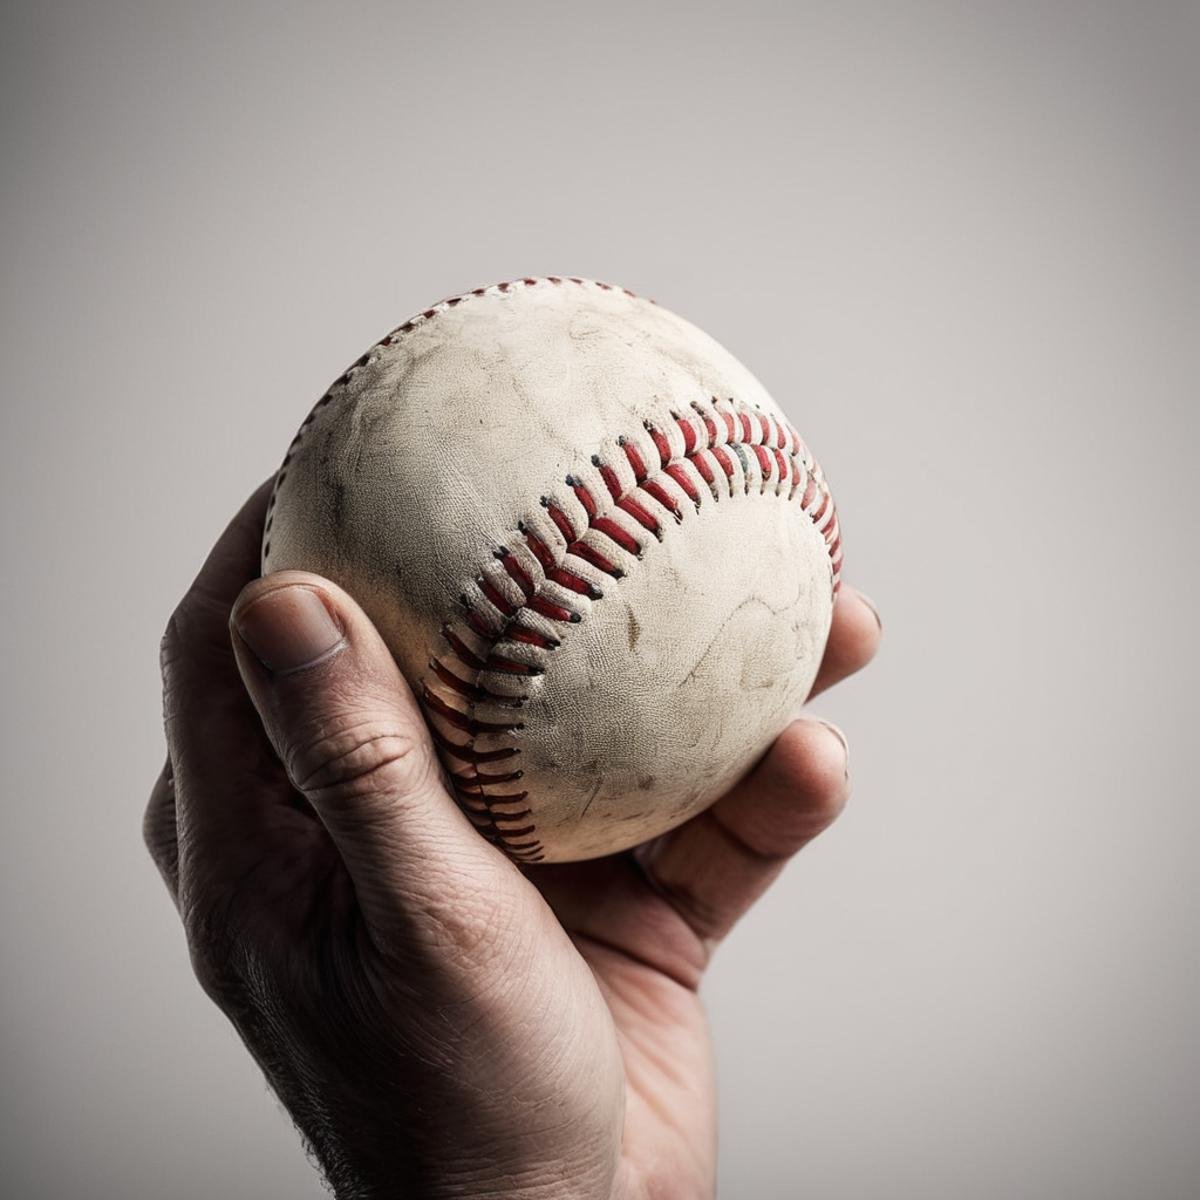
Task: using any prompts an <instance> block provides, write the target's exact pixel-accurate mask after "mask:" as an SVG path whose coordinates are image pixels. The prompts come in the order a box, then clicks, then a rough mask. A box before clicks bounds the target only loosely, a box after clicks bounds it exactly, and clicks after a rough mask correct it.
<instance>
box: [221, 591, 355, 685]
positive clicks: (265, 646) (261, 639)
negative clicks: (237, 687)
mask: <svg viewBox="0 0 1200 1200" xmlns="http://www.w3.org/2000/svg"><path fill="white" fill-rule="evenodd" d="M233 622H234V625H235V626H236V628H237V631H238V634H239V635H240V636H241V639H242V641H244V642H245V643H246V645H247V646H249V647H250V649H251V650H253V651H254V654H255V657H257V659H258V660H259V662H261V663H262V664H263V666H264V667H266V668H267V669H268V670H270V671H275V672H277V673H285V672H288V671H300V670H303V669H304V668H305V667H311V666H312V665H313V664H314V663H316V662H318V661H320V660H321V659H323V658H325V657H327V656H328V655H329V654H331V653H332V652H333V651H334V650H336V649H337V648H338V647H339V646H341V645H344V644H345V640H346V638H345V634H343V632H342V630H341V629H340V628H339V626H338V624H337V622H335V621H334V619H333V615H332V614H331V613H330V611H329V609H328V608H327V607H326V606H325V603H324V602H323V601H322V599H321V597H320V596H319V595H317V593H316V592H315V591H313V589H312V588H307V587H279V588H274V589H272V590H271V591H269V592H266V593H265V594H264V595H262V596H259V598H258V599H257V600H252V601H251V602H250V603H249V604H247V605H246V607H245V608H243V609H241V610H240V611H238V612H236V613H234V618H233Z"/></svg>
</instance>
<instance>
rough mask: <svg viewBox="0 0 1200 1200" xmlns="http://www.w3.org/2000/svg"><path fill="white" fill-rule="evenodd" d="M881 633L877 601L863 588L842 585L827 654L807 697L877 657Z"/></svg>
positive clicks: (826, 645)
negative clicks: (867, 594)
mask: <svg viewBox="0 0 1200 1200" xmlns="http://www.w3.org/2000/svg"><path fill="white" fill-rule="evenodd" d="M882 636H883V622H882V621H881V620H880V619H879V612H878V610H877V609H876V608H875V605H874V604H872V603H871V601H870V600H868V599H867V598H866V596H864V595H863V594H862V592H856V591H855V590H854V589H853V588H848V587H843V588H842V589H841V591H839V592H838V597H837V600H836V602H835V603H834V606H833V623H832V625H830V627H829V639H828V640H827V641H826V643H825V656H824V658H823V659H822V660H821V666H820V669H819V670H818V671H817V678H816V680H815V681H814V682H813V686H812V691H811V692H809V694H808V698H809V699H810V700H811V699H812V698H813V697H814V696H819V695H820V694H821V693H822V692H823V691H825V690H826V689H828V688H831V687H833V685H834V684H835V683H840V682H841V681H842V680H843V679H845V678H846V677H847V676H849V675H853V674H854V673H855V671H861V670H862V669H863V667H865V666H866V665H867V663H869V662H870V661H871V659H873V658H874V657H875V652H876V651H877V650H878V649H879V641H880V638H881V637H882Z"/></svg>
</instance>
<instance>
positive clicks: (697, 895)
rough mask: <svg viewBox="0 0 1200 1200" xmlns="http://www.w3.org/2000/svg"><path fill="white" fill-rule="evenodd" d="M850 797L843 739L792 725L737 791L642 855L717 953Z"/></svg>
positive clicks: (802, 723) (809, 722)
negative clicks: (737, 924) (722, 941)
mask: <svg viewBox="0 0 1200 1200" xmlns="http://www.w3.org/2000/svg"><path fill="white" fill-rule="evenodd" d="M849 791H850V783H849V771H848V767H847V754H846V740H845V738H844V736H843V735H842V734H841V732H840V731H839V730H837V729H835V728H834V727H833V726H832V725H827V724H825V723H824V722H822V721H817V720H813V719H804V720H799V721H794V722H793V723H792V724H791V725H789V726H788V728H787V729H785V730H784V732H783V733H782V734H781V735H780V736H779V737H778V738H777V739H776V741H775V744H774V745H773V746H772V747H771V749H770V751H769V752H768V753H767V755H766V757H765V758H764V759H763V760H762V762H761V763H759V765H758V766H757V767H756V768H755V769H754V771H753V772H751V774H750V775H749V776H748V777H747V778H746V779H745V780H744V781H743V782H742V783H740V784H739V785H738V786H737V787H736V788H734V789H733V791H731V792H730V793H729V794H728V795H726V796H724V797H723V798H722V799H720V800H718V801H717V803H716V804H714V805H713V806H712V807H711V808H709V809H707V810H706V811H705V812H703V813H701V814H700V815H699V816H696V817H693V818H692V819H691V820H690V821H688V822H686V823H685V824H683V825H681V826H680V827H679V828H678V829H675V830H672V831H671V832H670V833H668V834H666V835H664V836H663V837H661V838H658V839H656V840H655V841H653V842H649V843H647V844H646V845H645V846H643V847H640V848H639V849H638V850H636V851H635V852H634V853H635V856H636V857H637V859H638V861H639V862H640V864H641V866H642V868H643V870H644V871H645V872H646V874H647V876H648V878H649V879H650V881H651V882H652V883H653V885H654V886H655V887H656V888H657V889H658V890H659V891H660V892H661V893H662V894H663V895H665V896H666V897H667V898H668V899H669V900H670V901H671V903H672V905H673V906H674V907H675V908H676V910H677V911H678V912H679V913H680V914H681V915H682V916H683V918H684V919H685V920H686V921H687V923H688V924H689V925H690V926H691V928H692V929H693V930H694V931H695V933H696V934H697V935H698V936H699V937H700V938H701V939H702V940H703V941H704V942H705V943H706V944H707V945H709V946H710V947H711V946H712V945H713V944H715V943H716V942H717V941H719V940H720V939H721V938H722V937H724V936H725V934H726V933H728V932H729V930H730V929H731V928H732V927H733V925H734V923H735V922H736V921H737V920H738V918H739V917H741V916H742V914H743V913H744V912H746V910H747V909H748V908H749V907H750V906H751V905H752V904H753V903H754V901H755V900H757V899H758V897H759V896H761V895H762V893H763V892H764V891H766V889H767V888H768V887H769V886H770V884H771V882H772V881H773V880H774V879H775V877H776V876H777V875H778V874H779V873H780V871H782V870H783V868H784V866H785V865H786V864H787V862H788V860H789V859H790V858H791V857H792V856H793V855H794V854H795V853H796V852H797V851H798V850H800V849H801V847H803V846H805V845H807V844H808V843H809V842H810V841H812V839H813V838H814V837H816V836H817V834H819V833H821V832H822V830H824V829H827V828H828V827H829V825H830V824H832V822H833V821H834V820H835V819H836V817H837V816H838V814H839V813H840V812H841V811H842V808H843V807H844V805H845V803H846V799H847V797H848V796H849Z"/></svg>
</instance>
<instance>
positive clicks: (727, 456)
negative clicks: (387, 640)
mask: <svg viewBox="0 0 1200 1200" xmlns="http://www.w3.org/2000/svg"><path fill="white" fill-rule="evenodd" d="M732 406H733V402H732V401H730V402H725V403H722V402H720V401H717V400H714V401H712V402H711V405H710V406H709V410H708V411H705V412H701V413H700V414H698V417H697V418H696V419H693V418H690V417H688V418H684V417H677V418H676V424H677V426H678V429H679V436H680V439H681V442H682V445H683V453H682V454H679V453H676V452H674V451H673V450H672V449H671V446H670V442H669V440H668V438H667V436H666V434H665V433H664V432H663V431H662V430H659V429H657V428H656V427H654V426H652V425H649V424H647V425H646V427H645V428H646V432H647V433H648V434H649V435H650V438H651V440H652V442H653V443H654V445H655V447H656V449H657V450H658V455H659V458H660V462H661V465H660V466H659V467H658V468H657V470H656V471H655V473H654V474H651V473H650V472H649V471H648V470H647V468H646V463H645V458H644V456H643V455H642V453H641V451H640V450H639V448H638V447H637V446H636V445H635V444H634V443H633V441H631V440H630V439H629V438H620V439H618V441H617V445H618V447H619V448H620V451H621V452H622V453H623V454H624V457H625V460H626V462H627V463H628V465H629V469H630V471H631V472H632V475H633V483H632V485H631V486H626V485H625V484H623V483H622V481H621V477H620V474H619V473H618V471H617V470H616V468H615V467H614V466H613V465H612V464H609V463H606V462H604V461H603V460H602V459H601V457H600V456H598V455H597V456H595V457H594V458H593V459H592V465H593V466H594V467H595V468H596V471H597V473H598V475H599V477H600V480H601V481H602V483H603V485H604V490H605V491H607V493H608V495H609V497H610V499H611V506H610V507H609V508H608V510H607V511H605V510H604V508H602V507H601V505H600V504H599V502H598V500H597V496H596V493H595V490H594V489H593V488H591V487H589V485H588V484H587V483H586V482H585V481H584V480H582V479H581V478H580V477H579V476H577V475H568V476H567V477H566V480H565V482H566V485H567V487H568V488H570V490H571V494H572V495H574V496H575V498H576V499H577V500H578V502H579V506H580V509H581V510H582V512H583V513H584V515H585V519H586V529H584V530H581V529H580V528H579V525H580V522H579V521H578V520H577V519H574V518H572V517H571V516H570V515H569V514H568V513H567V512H566V511H565V510H564V508H563V506H562V505H560V504H558V503H557V502H556V501H555V500H554V499H553V498H551V497H544V498H543V500H542V507H543V509H544V510H545V512H546V514H547V515H548V516H549V518H550V520H551V522H552V523H553V525H554V527H555V529H557V530H558V532H559V533H560V534H561V535H562V538H563V542H562V544H561V545H560V546H558V548H557V549H555V548H552V546H551V545H550V544H549V543H548V542H547V541H546V540H545V539H544V538H542V537H539V536H538V535H537V534H536V533H534V532H533V530H532V529H531V528H530V525H529V523H527V522H524V521H522V522H520V523H519V524H518V526H517V532H516V535H515V538H514V543H515V544H514V547H506V548H505V549H503V550H497V551H496V554H495V560H496V561H497V562H498V563H499V564H500V566H501V567H502V568H503V569H504V570H506V571H507V572H508V574H509V575H510V576H511V575H513V568H512V567H511V566H509V564H510V563H513V564H517V554H518V550H517V549H516V547H517V546H524V547H525V548H527V549H528V550H529V552H530V553H531V554H532V555H533V558H534V560H535V561H536V562H537V564H538V566H540V568H541V570H542V579H541V582H540V583H538V582H536V581H535V580H534V578H533V576H532V575H531V574H530V573H529V570H526V568H525V567H524V566H520V565H519V564H518V570H519V573H520V577H519V579H518V582H519V583H521V589H522V593H523V594H524V597H525V601H524V603H523V604H515V605H514V604H512V603H511V602H509V607H510V608H511V609H512V610H513V611H512V612H511V613H510V614H508V615H506V616H505V617H504V620H503V622H502V624H501V626H500V628H499V629H497V630H494V631H493V632H492V633H491V634H490V635H489V636H490V640H491V649H490V650H489V652H488V655H487V658H486V660H485V661H484V662H483V664H482V666H480V665H477V664H479V663H480V657H479V654H477V653H475V652H474V651H472V652H471V659H470V661H468V660H467V659H464V658H463V657H462V654H461V648H462V647H463V646H464V645H465V642H464V639H463V638H462V637H458V638H456V639H455V640H451V638H450V637H449V636H447V638H446V642H445V647H444V648H443V650H442V652H441V655H440V657H438V658H435V659H434V661H433V664H431V669H432V671H433V675H434V677H435V680H434V681H433V687H431V686H430V685H429V684H428V683H427V685H426V687H425V688H424V689H423V694H424V695H425V696H426V704H427V708H428V709H429V710H430V712H431V716H440V717H441V718H442V719H443V720H444V721H446V722H448V723H449V724H450V725H451V726H453V727H454V728H455V729H457V730H460V731H462V732H463V733H466V734H467V741H465V742H463V741H460V740H458V739H457V738H455V739H450V738H448V737H446V736H445V735H443V738H442V739H441V740H440V742H439V744H441V745H442V746H443V748H444V749H446V751H447V753H448V754H449V755H450V756H451V758H453V759H456V760H457V761H458V762H460V763H462V764H463V767H462V768H460V769H458V770H457V771H453V772H451V776H452V778H453V779H454V780H455V782H456V785H457V786H458V787H459V788H460V792H461V795H460V798H461V799H462V800H463V801H464V803H467V804H469V805H470V806H471V809H472V814H473V817H472V819H473V820H474V821H475V823H476V824H477V825H479V826H480V827H481V829H483V832H484V833H486V834H487V835H488V836H489V837H490V838H491V840H492V841H493V842H495V843H496V844H497V845H499V846H501V847H503V848H504V849H505V850H506V851H507V852H508V854H509V855H510V856H511V857H513V858H515V859H517V860H518V861H521V862H538V861H541V859H542V858H543V857H544V848H543V846H542V844H541V842H540V841H539V840H538V839H537V837H536V836H534V835H535V834H536V824H535V823H534V822H532V821H529V822H527V823H526V824H525V825H523V826H522V828H521V829H520V831H519V832H518V831H516V830H510V829H509V828H508V825H507V823H506V822H505V821H504V820H503V819H502V814H503V812H504V806H505V805H509V804H512V803H513V802H515V801H516V800H517V798H518V795H519V796H520V798H522V799H524V798H525V797H526V796H527V795H528V793H527V792H526V791H521V792H519V793H517V792H511V791H506V790H505V789H506V788H507V787H508V786H509V785H510V784H512V783H515V782H516V780H517V779H518V778H520V776H519V775H513V774H511V773H505V774H496V773H494V772H493V773H490V774H487V775H484V774H481V773H480V772H479V771H471V770H469V767H470V764H472V763H476V762H483V761H493V760H498V758H499V756H498V755H497V754H496V752H495V751H486V752H483V753H485V754H491V755H492V756H493V758H488V759H483V758H481V757H480V753H481V752H480V751H479V750H478V749H477V746H476V737H477V736H482V735H484V734H488V733H494V732H495V733H499V734H501V735H503V736H507V737H510V738H512V739H513V742H515V741H516V735H517V734H518V733H519V732H520V729H519V727H516V726H514V727H512V728H508V729H499V730H496V729H492V728H486V729H485V728H482V723H479V719H478V717H477V716H476V705H477V704H480V703H489V702H493V701H494V700H495V699H496V698H497V697H496V693H495V692H492V691H489V690H488V689H487V688H486V687H482V686H481V685H480V684H479V676H480V675H481V674H482V673H484V672H486V671H493V672H496V671H499V672H502V673H504V674H505V675H507V676H510V677H513V678H515V679H518V680H520V679H524V678H527V677H528V676H530V675H532V674H536V673H538V669H537V668H535V667H533V666H532V664H530V663H528V662H525V661H518V660H515V659H512V658H510V657H508V656H507V655H502V654H499V653H497V650H496V648H497V647H499V646H500V645H501V644H503V643H512V642H521V643H524V644H527V645H532V646H533V647H535V649H536V650H538V651H542V652H544V657H546V658H547V659H548V656H549V653H550V651H551V650H552V649H553V648H554V647H556V646H557V645H558V642H557V639H550V638H548V637H547V636H546V635H545V634H541V633H539V631H537V630H533V629H531V628H530V627H529V626H528V624H527V623H526V622H524V621H523V619H522V613H523V611H528V612H532V613H536V614H538V615H540V616H542V617H545V618H547V619H548V620H550V621H554V622H568V621H571V622H577V621H579V620H581V619H582V614H580V613H579V612H577V611H575V610H574V609H572V608H570V607H568V606H569V605H570V604H572V603H575V601H573V600H572V599H571V597H573V596H580V595H587V596H589V597H590V598H591V599H593V600H595V599H598V598H599V589H598V588H596V587H595V585H594V584H592V583H591V582H590V581H589V580H588V579H587V578H586V577H585V576H584V575H583V574H582V573H580V572H579V571H578V570H573V569H571V560H572V559H582V560H583V561H584V562H587V563H589V564H591V565H592V566H593V567H595V568H596V569H597V570H599V571H601V572H603V573H605V574H609V575H613V576H616V577H618V578H619V577H620V575H621V574H622V573H623V572H622V569H621V566H620V561H621V560H620V559H619V558H615V557H613V556H612V555H610V554H607V553H604V552H603V551H602V550H600V549H598V548H597V545H596V544H593V540H592V539H603V540H604V541H605V542H607V543H608V544H610V545H612V546H613V547H614V554H615V553H616V552H617V551H620V552H624V553H625V554H628V555H631V556H633V557H635V558H636V557H640V556H641V554H642V553H643V552H644V549H645V547H644V545H643V543H642V542H641V541H640V540H639V539H638V538H637V537H635V536H634V535H633V534H632V533H631V532H630V530H629V528H628V527H627V526H625V525H623V524H622V523H621V522H620V521H618V520H616V519H615V514H616V513H618V512H620V513H623V514H625V516H627V517H629V518H630V519H631V520H632V521H634V522H635V523H636V524H637V526H638V527H640V528H642V529H645V530H648V531H652V532H654V533H656V534H659V533H660V524H659V519H658V518H657V517H656V516H655V515H654V513H655V512H656V511H658V510H659V509H662V510H665V511H666V512H670V513H672V514H674V515H675V516H676V519H681V513H680V512H679V505H680V503H681V501H682V500H683V499H684V498H685V497H686V498H687V499H689V500H691V501H692V503H693V504H694V505H695V507H696V509H697V510H699V509H700V508H702V507H703V503H704V499H703V498H704V495H705V489H707V490H708V491H709V493H710V494H711V495H712V497H713V499H714V500H716V499H717V497H718V496H720V495H722V494H726V495H733V494H734V488H735V483H736V480H737V477H738V474H739V468H740V473H741V476H742V482H743V490H745V491H749V490H750V487H751V483H752V478H753V476H754V475H755V474H757V475H758V477H759V488H758V490H759V491H760V492H768V491H769V492H771V493H772V494H775V495H778V496H780V497H781V498H783V499H786V500H792V499H798V500H799V501H800V504H801V507H802V508H803V510H804V512H805V513H806V514H807V515H808V516H809V518H810V519H811V520H812V522H813V524H814V526H816V527H817V528H818V529H819V530H820V531H821V532H822V534H823V536H824V539H825V543H826V546H827V547H828V550H829V555H830V561H831V565H832V568H833V579H834V590H835V591H836V590H837V587H838V583H839V576H840V566H841V538H840V535H839V534H838V531H837V519H836V516H835V515H834V511H833V502H832V499H831V497H830V494H829V490H828V488H827V487H826V485H825V482H824V478H823V477H822V475H821V472H820V468H819V467H818V466H817V464H816V463H815V462H814V461H813V460H812V459H811V456H809V455H808V452H807V450H806V449H805V448H804V444H803V442H801V441H800V439H799V437H798V436H797V435H796V434H795V431H794V430H792V429H791V427H790V426H784V425H782V424H780V423H779V422H777V421H776V420H775V419H774V418H772V417H770V416H767V415H765V414H761V413H757V412H754V411H752V410H749V409H742V408H738V409H737V410H736V411H730V408H731V407H732ZM785 447H786V449H785ZM789 451H790V453H789ZM713 462H715V463H716V464H718V466H719V467H720V474H721V476H723V478H724V480H725V483H724V485H723V486H722V487H720V488H716V487H715V486H714V485H715V484H716V481H717V479H718V478H719V476H718V475H717V473H716V472H715V471H714V470H713V467H712V463H713ZM693 471H694V474H693ZM801 481H803V483H804V487H803V488H801V486H800V485H801ZM701 482H702V483H703V484H704V485H705V488H701V487H700V486H699V484H700V483H701ZM672 487H673V488H674V490H672ZM585 539H586V540H585ZM530 569H533V567H532V564H530ZM530 584H531V585H532V588H530V587H529V586H527V585H530ZM485 585H486V586H485ZM476 586H477V588H478V590H479V597H480V598H479V599H478V600H477V601H476V604H477V605H479V604H484V603H487V604H490V605H491V606H492V607H497V606H496V605H495V602H494V598H493V592H495V591H496V587H495V585H494V583H489V581H488V580H486V579H485V578H482V577H481V579H480V581H478V582H477V584H476ZM556 586H557V588H558V589H565V593H561V595H562V598H561V600H560V599H559V596H560V593H559V592H555V593H554V594H555V598H554V599H553V600H552V599H550V597H549V596H547V594H546V592H547V589H554V588H555V587H556ZM464 603H466V604H467V606H468V614H467V617H466V619H467V621H468V623H470V612H471V603H470V601H469V600H468V599H464ZM472 628H476V625H475V624H473V623H472ZM531 635H532V636H531ZM551 641H552V642H553V645H542V644H541V643H542V642H551ZM451 668H454V669H451ZM463 672H465V673H466V674H468V675H470V676H472V678H473V685H474V688H475V691H474V692H471V691H468V690H467V686H468V685H466V684H465V683H464V681H463V679H462V674H463ZM447 677H449V680H450V682H449V683H448V684H447V686H448V687H450V688H451V693H452V694H451V695H450V697H449V698H448V699H447V698H443V697H439V696H438V695H437V692H436V691H434V690H433V688H434V687H436V680H440V681H442V682H443V683H446V681H447ZM430 696H433V697H435V698H436V699H437V701H438V702H437V703H431V702H430V700H429V697H430ZM507 699H508V700H509V701H510V702H511V701H512V700H513V699H514V698H513V697H507ZM521 699H523V700H524V699H528V697H527V696H522V697H521ZM456 706H465V707H456ZM446 708H449V709H450V711H451V712H453V713H454V714H455V716H454V717H448V716H446V713H445V711H444V710H445V709H446ZM472 722H476V723H477V724H476V726H472V724H471V723H472ZM491 724H494V725H499V724H500V723H499V722H493V723H491ZM476 727H479V733H478V734H476V733H474V732H473V729H474V728H476ZM448 743H449V744H448ZM506 748H509V749H513V750H514V751H516V753H520V747H519V746H517V745H515V744H513V745H510V746H508V747H506ZM514 757H515V756H514ZM495 789H499V790H495ZM480 806H482V807H480ZM493 812H494V813H495V814H496V816H497V818H498V819H497V820H496V821H493V822H491V823H490V824H489V823H488V821H487V819H486V818H485V813H493ZM526 815H527V816H531V815H532V814H531V813H527V814H526ZM522 819H524V818H522Z"/></svg>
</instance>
